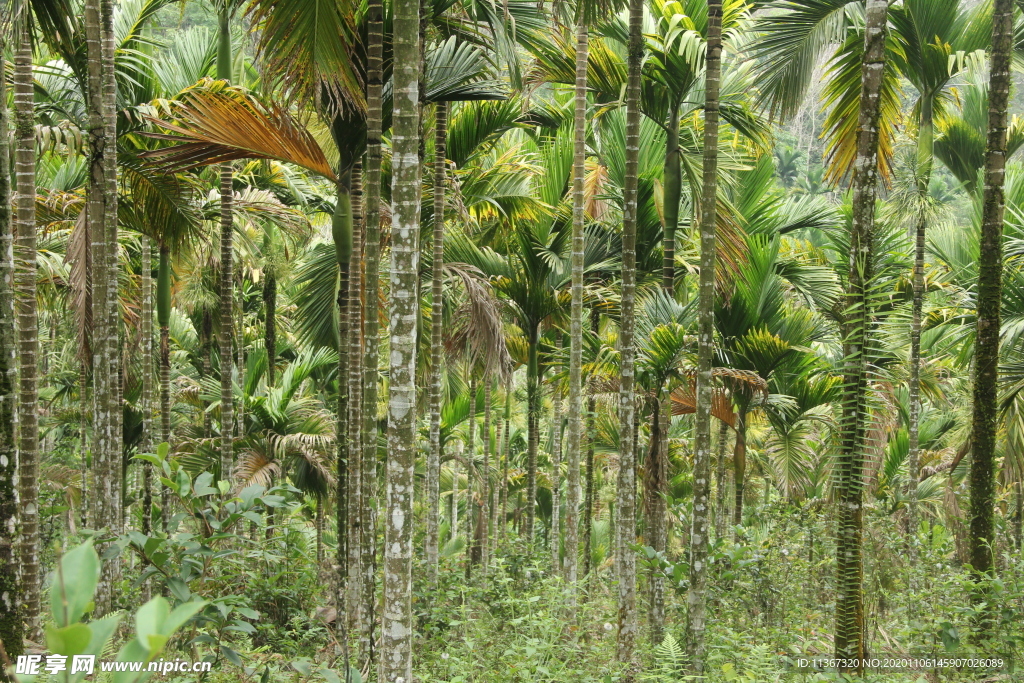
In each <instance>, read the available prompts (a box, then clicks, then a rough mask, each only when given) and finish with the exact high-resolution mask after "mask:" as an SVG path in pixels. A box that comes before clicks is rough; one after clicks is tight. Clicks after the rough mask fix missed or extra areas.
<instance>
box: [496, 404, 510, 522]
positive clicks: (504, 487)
mask: <svg viewBox="0 0 1024 683" xmlns="http://www.w3.org/2000/svg"><path fill="white" fill-rule="evenodd" d="M511 412H512V388H511V387H509V388H507V389H506V390H505V444H504V446H502V451H504V453H505V456H504V458H503V459H502V461H501V463H502V464H501V466H502V472H501V502H500V503H499V504H498V507H499V508H500V509H501V535H502V539H504V538H506V537H507V535H508V463H509V458H510V457H511V456H512V451H511V450H510V449H509V445H510V444H511V441H512V423H511V419H510V415H511Z"/></svg>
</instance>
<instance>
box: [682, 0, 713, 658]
mask: <svg viewBox="0 0 1024 683" xmlns="http://www.w3.org/2000/svg"><path fill="white" fill-rule="evenodd" d="M704 71H705V83H706V85H705V88H704V166H703V171H702V177H701V197H700V280H699V285H698V295H697V296H698V299H697V388H696V392H695V395H696V404H697V410H696V414H695V415H694V443H693V452H694V456H693V518H692V521H691V527H690V590H689V592H688V593H687V596H686V604H687V616H688V619H687V625H686V628H687V636H688V637H687V645H688V649H689V653H688V654H689V655H690V666H691V669H692V671H693V673H695V674H696V675H698V676H699V675H701V674H702V673H703V671H704V629H705V627H706V624H705V621H704V620H705V609H706V602H707V597H706V595H705V592H704V591H705V584H706V581H707V556H708V525H709V521H710V520H709V518H708V517H709V514H710V510H709V509H708V508H709V504H710V502H711V401H712V382H713V381H714V379H713V376H712V366H713V364H714V353H715V336H714V332H715V260H716V258H717V250H718V246H717V244H716V234H715V225H716V218H717V215H718V211H717V209H718V115H719V111H718V108H719V102H718V93H719V86H720V81H721V76H722V0H709V2H708V30H707V56H706V65H705V70H704Z"/></svg>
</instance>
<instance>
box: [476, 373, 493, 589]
mask: <svg viewBox="0 0 1024 683" xmlns="http://www.w3.org/2000/svg"><path fill="white" fill-rule="evenodd" d="M491 384H492V382H491V379H490V378H485V379H484V426H483V433H482V434H481V440H482V441H483V443H484V464H483V469H481V470H480V503H481V507H480V520H479V522H478V524H477V528H478V529H480V564H481V566H482V567H483V572H484V574H486V573H487V565H488V563H489V562H490V548H489V547H488V546H489V540H490V539H489V535H490V520H491Z"/></svg>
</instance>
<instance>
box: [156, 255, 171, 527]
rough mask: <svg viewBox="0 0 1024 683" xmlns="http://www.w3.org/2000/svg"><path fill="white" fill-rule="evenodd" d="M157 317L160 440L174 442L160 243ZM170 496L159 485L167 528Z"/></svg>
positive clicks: (167, 288) (166, 288) (166, 289)
mask: <svg viewBox="0 0 1024 683" xmlns="http://www.w3.org/2000/svg"><path fill="white" fill-rule="evenodd" d="M156 316H157V325H158V326H159V328H160V441H161V442H163V443H166V444H170V443H171V335H170V329H169V328H168V325H169V324H170V321H171V252H170V249H169V248H168V247H167V246H166V245H164V244H161V245H160V265H159V267H158V268H157V274H156ZM168 505H170V496H169V495H168V490H167V487H166V486H164V485H163V484H160V525H161V527H162V529H163V530H164V531H167V521H168V520H169V519H170V511H169V510H168V509H167V508H168Z"/></svg>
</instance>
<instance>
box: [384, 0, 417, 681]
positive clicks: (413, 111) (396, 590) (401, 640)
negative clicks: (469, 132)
mask: <svg viewBox="0 0 1024 683" xmlns="http://www.w3.org/2000/svg"><path fill="white" fill-rule="evenodd" d="M419 20H420V6H419V2H418V1H417V0H398V1H397V2H396V3H395V4H394V41H393V42H394V48H393V53H394V65H395V68H394V75H393V77H392V82H393V83H394V86H393V87H394V93H395V96H394V114H393V116H392V121H393V122H394V125H393V133H392V149H393V157H392V158H393V160H392V176H391V197H392V213H391V315H390V324H391V345H390V348H391V354H390V355H391V371H390V373H391V374H390V382H389V394H390V395H389V398H388V471H387V476H386V478H387V484H386V487H387V488H386V490H387V493H386V515H385V519H386V523H385V542H384V614H383V620H382V623H381V658H380V662H381V669H380V673H381V675H380V676H379V677H378V680H380V681H387V682H388V683H398V681H399V679H401V680H402V681H403V682H404V683H409V682H411V681H412V635H413V621H412V503H413V466H414V464H415V458H416V326H417V325H416V323H417V315H418V311H419V299H418V296H417V295H418V292H417V278H418V275H419V232H420V159H419V146H420V144H419V143H420V128H419V99H420V94H419V71H420V68H419V65H420V45H419V43H420V36H419Z"/></svg>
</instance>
